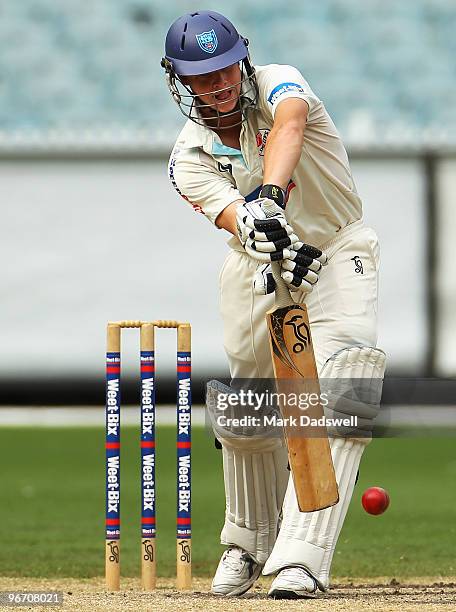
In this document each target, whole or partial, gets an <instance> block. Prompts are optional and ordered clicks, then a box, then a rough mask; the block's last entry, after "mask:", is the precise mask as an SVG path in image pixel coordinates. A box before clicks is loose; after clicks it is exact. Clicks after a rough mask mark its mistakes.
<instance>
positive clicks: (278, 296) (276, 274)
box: [263, 201, 292, 307]
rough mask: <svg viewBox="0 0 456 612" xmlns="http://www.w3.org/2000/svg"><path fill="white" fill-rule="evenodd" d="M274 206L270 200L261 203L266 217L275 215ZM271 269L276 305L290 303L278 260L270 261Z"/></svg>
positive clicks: (288, 292)
mask: <svg viewBox="0 0 456 612" xmlns="http://www.w3.org/2000/svg"><path fill="white" fill-rule="evenodd" d="M275 207H276V205H275V204H274V203H273V202H272V201H270V202H265V203H264V204H263V210H264V213H265V215H266V217H273V216H274V215H275V213H276V210H275ZM271 270H272V276H273V278H274V281H275V285H276V288H275V303H276V306H278V307H281V306H287V305H288V304H289V303H290V299H292V298H291V294H290V291H289V290H288V287H287V285H286V283H285V281H284V280H283V278H282V277H281V276H280V262H278V261H273V262H272V263H271Z"/></svg>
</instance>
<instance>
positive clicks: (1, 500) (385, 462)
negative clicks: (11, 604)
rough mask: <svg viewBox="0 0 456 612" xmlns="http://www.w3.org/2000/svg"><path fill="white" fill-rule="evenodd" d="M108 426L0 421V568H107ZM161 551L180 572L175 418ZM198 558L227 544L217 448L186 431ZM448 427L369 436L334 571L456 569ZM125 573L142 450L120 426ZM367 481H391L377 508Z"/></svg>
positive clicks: (454, 463)
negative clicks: (386, 501)
mask: <svg viewBox="0 0 456 612" xmlns="http://www.w3.org/2000/svg"><path fill="white" fill-rule="evenodd" d="M103 436H104V432H103V430H102V429H101V428H72V429H70V428H62V429H59V428H52V429H46V428H37V429H28V428H3V429H0V470H1V472H0V474H1V476H0V542H1V546H0V575H3V576H35V577H45V576H46V577H53V576H74V577H90V576H97V575H102V574H103V572H104V451H103V444H104V437H103ZM157 447H158V448H157V458H158V466H157V496H158V502H157V504H158V508H157V529H158V539H157V553H158V569H159V574H160V575H174V574H175V494H176V493H175V491H176V485H175V482H176V481H175V451H174V429H173V428H168V427H161V428H159V430H158V433H157ZM192 476H193V564H194V573H195V574H197V575H208V574H211V573H212V572H213V571H214V569H215V566H216V564H217V562H218V559H219V557H220V554H221V552H222V547H221V546H220V544H219V532H220V529H221V526H222V522H223V511H224V495H223V476H222V469H221V453H220V451H217V450H215V448H214V445H213V440H212V438H210V437H209V436H208V435H207V434H206V433H205V431H204V430H202V429H199V428H194V430H193V468H192ZM455 481H456V445H455V440H454V438H433V439H426V438H411V439H401V440H399V439H385V440H376V441H375V442H374V443H373V444H372V445H371V446H370V447H369V449H368V451H367V452H366V455H365V458H364V460H363V463H362V470H361V475H360V480H359V482H358V485H357V487H356V489H355V494H354V498H353V502H352V506H351V509H350V512H349V516H348V519H347V521H346V523H345V525H344V528H343V530H342V533H341V536H340V539H339V545H338V548H337V550H336V554H335V558H334V575H336V576H337V575H339V576H341V575H343V576H353V577H356V576H395V577H406V576H419V575H422V576H424V575H428V576H438V575H442V576H444V575H455V574H456V560H455V557H454V550H455V547H456V522H455V520H454V517H455V506H456V487H455ZM121 482H122V504H121V508H122V574H123V575H125V576H133V575H138V573H139V541H140V536H139V451H138V432H137V430H136V428H124V429H123V431H122V476H121ZM371 485H379V486H384V487H385V488H387V489H388V490H389V492H390V496H391V507H390V509H389V510H388V511H387V512H386V513H385V514H384V515H382V516H378V517H374V516H369V515H367V514H366V513H365V512H364V511H363V509H362V507H361V503H360V499H361V494H362V491H363V490H364V489H365V488H366V487H367V486H371Z"/></svg>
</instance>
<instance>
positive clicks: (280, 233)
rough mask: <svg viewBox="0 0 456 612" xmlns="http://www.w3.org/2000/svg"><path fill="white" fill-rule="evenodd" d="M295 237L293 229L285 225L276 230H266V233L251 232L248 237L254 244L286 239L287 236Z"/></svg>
mask: <svg viewBox="0 0 456 612" xmlns="http://www.w3.org/2000/svg"><path fill="white" fill-rule="evenodd" d="M291 235H295V234H293V228H292V227H291V226H290V225H286V226H285V227H281V228H280V229H277V230H267V231H266V232H258V231H256V230H252V231H251V232H250V233H249V235H248V237H249V238H252V240H255V242H269V241H271V240H272V241H275V240H281V239H282V238H287V237H288V236H291Z"/></svg>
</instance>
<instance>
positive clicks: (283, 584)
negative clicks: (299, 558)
mask: <svg viewBox="0 0 456 612" xmlns="http://www.w3.org/2000/svg"><path fill="white" fill-rule="evenodd" d="M317 590H318V585H317V583H316V581H315V580H314V578H313V577H312V575H311V574H310V573H309V572H308V571H307V570H306V569H304V568H303V567H285V568H284V569H283V570H281V571H280V572H279V573H278V574H277V576H276V577H275V578H274V580H273V582H272V584H271V588H270V589H269V592H268V595H269V597H272V598H273V599H301V598H309V597H316V596H317Z"/></svg>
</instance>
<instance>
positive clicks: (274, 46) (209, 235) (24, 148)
mask: <svg viewBox="0 0 456 612" xmlns="http://www.w3.org/2000/svg"><path fill="white" fill-rule="evenodd" d="M198 8H211V9H213V10H219V11H220V12H223V13H225V14H226V15H227V16H228V17H229V18H230V19H231V20H232V21H233V22H234V23H235V24H236V25H237V27H238V29H239V31H240V32H241V33H242V34H243V35H244V36H246V37H247V38H249V40H250V47H251V53H252V58H253V61H254V63H256V64H265V63H290V64H293V65H295V66H297V67H298V68H299V69H300V70H301V71H302V72H303V74H304V75H305V76H306V78H307V79H308V81H309V82H310V84H311V86H312V87H313V89H314V90H315V91H316V93H317V94H318V95H319V96H320V97H321V99H322V100H323V101H324V103H325V105H326V107H327V108H328V110H329V112H330V114H331V115H332V117H333V118H334V120H335V122H336V125H337V126H338V128H339V130H340V132H341V133H342V136H343V139H344V141H345V143H346V145H347V148H348V150H349V154H350V157H351V160H352V167H353V172H354V176H355V181H356V183H357V186H358V190H359V192H360V194H361V197H362V199H363V201H364V207H365V219H366V222H367V223H368V224H370V225H372V226H373V227H374V228H375V229H376V230H377V233H378V234H379V237H380V243H381V249H382V271H381V281H380V337H379V346H380V347H382V348H383V349H385V350H386V352H387V354H388V359H389V361H388V374H389V375H390V376H392V375H404V376H429V377H431V376H433V377H449V376H453V375H454V374H455V373H456V351H455V350H454V346H456V325H455V321H454V312H455V306H456V275H455V274H454V271H453V257H454V255H453V243H454V236H455V235H456V215H455V212H454V210H455V208H454V205H455V194H456V155H455V152H456V63H455V60H454V58H455V52H456V37H455V36H454V33H455V31H456V4H455V3H454V2H453V1H451V0H413V1H412V0H408V1H405V2H397V1H395V0H367V1H364V2H361V1H359V0H315V1H314V0H307V1H303V0H299V1H298V0H288V2H286V3H285V4H282V3H277V2H274V3H273V2H268V1H266V2H265V1H264V0H262V1H261V2H260V1H259V0H251V1H250V2H245V1H242V0H232V2H230V3H229V4H228V5H227V4H226V3H222V2H216V1H213V2H211V3H210V6H206V5H204V6H202V5H201V4H200V3H197V2H194V1H189V0H188V1H187V0H181V1H180V2H178V3H170V2H168V3H166V2H165V3H163V2H158V0H93V1H92V2H90V3H89V2H81V1H80V0H64V1H60V2H57V1H56V0H20V1H17V0H0V201H1V210H2V221H1V224H0V227H1V230H0V231H1V239H0V249H1V260H2V286H3V291H2V308H1V310H2V326H1V330H0V346H1V351H0V382H1V398H0V401H2V402H3V403H5V402H7V403H12V402H17V403H30V402H39V403H42V402H43V403H44V402H54V403H60V404H66V403H71V402H72V401H84V402H91V401H95V402H97V401H100V402H102V401H103V400H102V395H103V375H104V374H103V367H104V356H103V353H104V350H105V324H106V322H107V320H108V319H123V318H129V319H133V318H134V319H154V318H178V319H181V320H189V321H191V323H192V324H193V332H194V334H193V337H194V363H195V374H196V376H197V377H198V378H204V377H206V376H212V375H219V374H226V364H225V358H224V353H223V343H222V331H221V321H220V318H219V315H218V286H217V278H218V271H219V269H220V267H221V264H222V262H223V259H224V257H225V254H226V252H227V247H226V245H225V242H226V237H225V236H224V235H223V234H222V232H217V231H216V230H215V229H214V228H212V227H211V226H210V225H209V224H208V223H207V221H206V220H205V219H204V218H203V217H202V216H198V215H195V214H194V213H193V211H192V210H191V208H190V207H189V206H188V205H187V204H186V203H185V202H184V201H183V200H181V199H180V198H179V197H178V196H177V195H176V193H175V192H174V190H173V189H172V187H171V185H170V184H169V181H168V178H167V167H166V161H167V157H168V155H169V152H170V150H171V147H172V144H173V142H174V139H175V137H176V135H177V133H178V131H179V129H180V127H181V126H182V124H183V121H184V119H183V117H182V116H181V115H180V114H179V111H178V109H177V107H176V105H175V104H174V103H173V102H172V100H171V98H170V96H169V93H168V91H167V88H166V85H165V82H164V79H163V74H162V70H161V68H160V65H159V62H160V59H161V57H162V54H163V41H164V37H165V34H166V31H167V29H168V27H169V25H170V24H171V22H172V21H173V20H174V19H175V18H177V17H178V16H179V15H180V14H182V13H184V12H187V11H192V10H197V9H198ZM125 336H126V342H125V348H126V355H125V357H124V363H125V366H126V369H127V374H128V376H129V377H130V378H131V377H132V376H133V374H134V373H135V372H136V370H137V360H138V357H137V338H136V336H135V334H134V333H133V332H131V333H130V334H125ZM161 339H162V336H160V338H159V347H158V360H159V362H158V370H159V373H158V378H159V379H160V377H162V379H163V380H169V379H171V377H172V376H173V363H174V352H173V351H174V340H172V341H170V339H169V338H168V339H167V340H163V341H162V340H161Z"/></svg>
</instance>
